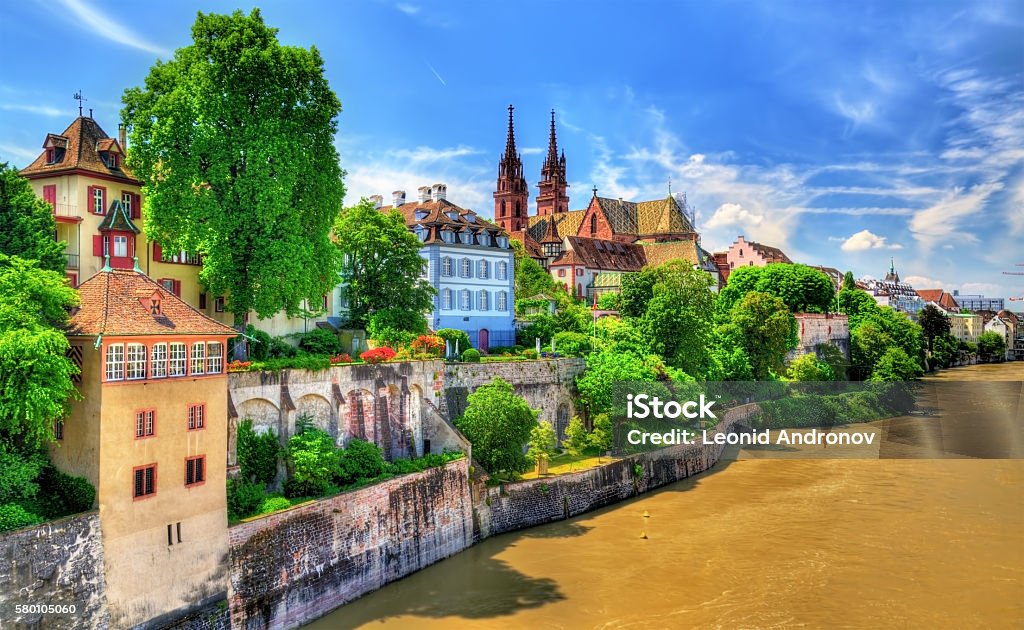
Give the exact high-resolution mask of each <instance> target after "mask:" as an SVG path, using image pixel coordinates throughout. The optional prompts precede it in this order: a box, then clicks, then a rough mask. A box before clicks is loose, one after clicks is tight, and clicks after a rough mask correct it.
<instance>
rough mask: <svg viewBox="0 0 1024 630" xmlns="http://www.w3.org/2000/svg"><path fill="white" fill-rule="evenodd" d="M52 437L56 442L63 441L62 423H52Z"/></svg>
mask: <svg viewBox="0 0 1024 630" xmlns="http://www.w3.org/2000/svg"><path fill="white" fill-rule="evenodd" d="M53 437H55V438H56V439H58V440H63V439H64V421H63V420H57V421H56V422H54V423H53Z"/></svg>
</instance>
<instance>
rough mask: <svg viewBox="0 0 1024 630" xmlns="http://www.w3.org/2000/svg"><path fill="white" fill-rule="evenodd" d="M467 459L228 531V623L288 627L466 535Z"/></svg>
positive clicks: (448, 551) (441, 552)
mask: <svg viewBox="0 0 1024 630" xmlns="http://www.w3.org/2000/svg"><path fill="white" fill-rule="evenodd" d="M468 474H469V460H468V459H467V458H463V459H460V460H458V461H454V462H451V463H449V464H447V465H446V466H443V467H440V468H432V469H429V470H426V471H424V472H421V473H415V474H411V475H404V476H402V477H396V478H394V479H389V480H387V481H384V482H381V483H379V484H375V485H373V486H369V487H367V488H363V489H360V490H354V491H352V492H346V493H343V494H340V495H338V496H335V497H331V498H329V499H324V500H321V501H316V502H313V503H309V504H306V505H301V506H296V507H295V508H293V509H291V510H287V511H284V512H279V513H277V514H272V515H270V516H266V517H263V518H258V519H254V520H251V521H249V522H245V523H241V524H239V525H236V526H234V527H232V528H230V530H229V534H228V535H229V539H230V547H231V551H230V564H231V588H230V592H229V598H230V607H231V622H232V627H234V628H246V629H253V630H255V629H263V628H295V627H298V626H299V625H301V624H303V623H305V622H307V621H310V620H312V619H316V618H317V617H320V616H322V615H324V614H326V613H327V612H329V611H331V610H333V609H334V608H337V607H338V606H341V605H342V604H345V603H346V602H349V601H351V600H353V599H355V598H357V597H359V596H361V595H363V594H365V593H368V592H370V591H373V590H375V589H377V588H380V587H381V586H383V585H385V584H387V583H389V582H393V581H395V580H397V579H399V578H401V577H403V576H405V575H408V574H409V573H412V572H413V571H417V570H419V569H422V568H424V567H426V566H428V565H430V564H433V563H434V562H437V561H438V560H441V559H443V558H447V557H448V556H450V555H452V554H454V553H458V552H459V551H462V550H463V549H465V548H466V547H468V546H470V545H471V544H472V543H473V528H472V502H471V499H470V493H469V484H468V481H467V478H468Z"/></svg>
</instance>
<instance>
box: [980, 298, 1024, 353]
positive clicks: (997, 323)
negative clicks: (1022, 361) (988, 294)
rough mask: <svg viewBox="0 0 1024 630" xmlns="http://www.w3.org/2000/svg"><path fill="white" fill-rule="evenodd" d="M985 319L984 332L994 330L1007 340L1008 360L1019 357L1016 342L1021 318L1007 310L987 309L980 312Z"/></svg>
mask: <svg viewBox="0 0 1024 630" xmlns="http://www.w3.org/2000/svg"><path fill="white" fill-rule="evenodd" d="M979 314H980V315H981V316H982V319H983V320H984V321H985V325H984V332H994V333H996V334H997V335H999V336H1000V337H1002V338H1003V341H1005V342H1006V360H1007V361H1013V360H1015V359H1016V358H1017V352H1016V344H1017V335H1018V328H1019V327H1020V320H1019V319H1018V318H1017V316H1016V315H1014V314H1013V313H1011V312H1010V311H1007V310H1001V311H999V312H998V313H991V312H989V311H985V312H982V313H979Z"/></svg>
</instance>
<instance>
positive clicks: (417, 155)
mask: <svg viewBox="0 0 1024 630" xmlns="http://www.w3.org/2000/svg"><path fill="white" fill-rule="evenodd" d="M481 153H483V151H481V150H480V149H474V148H473V147H467V146H466V145H462V144H460V145H459V146H457V147H447V148H444V149H435V148H434V147H428V146H418V147H416V148H415V149H395V150H394V151H389V152H388V155H390V156H392V157H395V158H400V159H406V160H411V161H413V162H439V161H441V160H451V159H454V158H458V157H463V156H466V155H479V154H481Z"/></svg>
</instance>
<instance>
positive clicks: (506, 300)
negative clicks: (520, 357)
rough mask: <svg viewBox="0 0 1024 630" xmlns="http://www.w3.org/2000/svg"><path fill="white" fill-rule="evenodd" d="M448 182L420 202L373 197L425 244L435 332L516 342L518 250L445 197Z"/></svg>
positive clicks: (480, 342) (479, 344)
mask: <svg viewBox="0 0 1024 630" xmlns="http://www.w3.org/2000/svg"><path fill="white" fill-rule="evenodd" d="M447 190H448V187H447V186H446V185H445V184H434V185H433V186H421V187H420V188H419V190H418V193H419V194H418V197H417V200H416V201H410V202H406V200H405V191H401V190H399V191H395V192H394V193H392V195H393V197H392V205H391V206H390V207H382V202H383V198H382V197H381V196H380V195H374V196H372V197H371V198H370V199H371V201H373V203H374V205H375V206H376V207H377V208H378V209H379V210H381V211H382V212H389V211H391V210H397V211H399V212H400V213H401V214H402V216H403V217H404V218H405V223H406V225H407V226H408V227H409V229H410V230H412V232H413V233H414V234H416V236H417V237H418V238H419V239H420V242H421V243H423V245H422V247H421V248H420V255H421V256H422V257H423V258H424V259H425V260H426V261H427V279H428V281H429V282H430V284H431V286H433V287H434V288H435V289H437V295H436V296H435V297H434V308H433V310H432V312H431V313H430V314H429V315H428V318H429V322H430V326H431V328H433V329H435V330H437V329H439V328H455V329H458V330H462V331H464V332H465V333H466V334H467V335H469V340H470V342H471V343H472V344H473V346H474V347H476V348H479V349H481V350H487V348H489V347H491V346H511V345H513V344H515V337H516V334H515V317H514V313H515V295H514V291H513V287H514V280H515V261H514V252H513V250H512V247H511V246H510V244H509V236H508V234H507V233H506V232H505V231H504V230H503V229H501V228H500V227H498V226H497V225H495V224H494V223H491V222H490V221H487V220H486V219H484V218H483V217H481V216H480V215H478V214H477V213H475V212H473V211H472V210H467V209H465V208H461V207H459V206H457V205H455V204H454V203H452V202H450V201H448V199H447Z"/></svg>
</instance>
